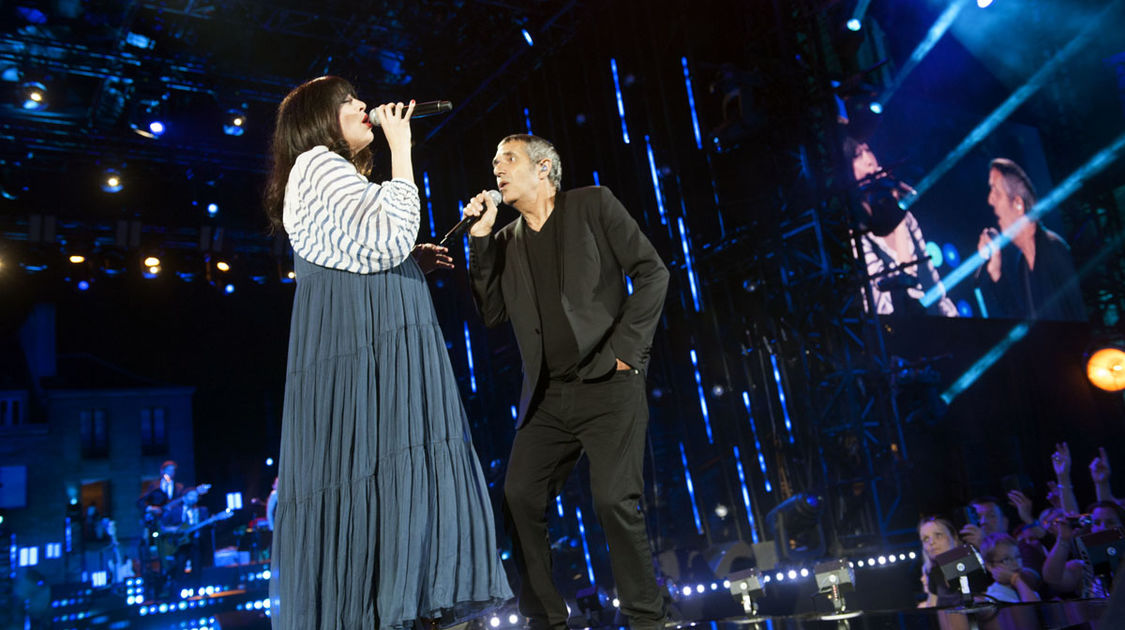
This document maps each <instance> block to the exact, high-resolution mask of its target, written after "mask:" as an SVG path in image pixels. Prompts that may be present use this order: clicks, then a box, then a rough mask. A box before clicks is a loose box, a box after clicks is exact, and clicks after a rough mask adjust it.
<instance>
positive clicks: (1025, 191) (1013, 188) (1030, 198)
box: [988, 158, 1035, 212]
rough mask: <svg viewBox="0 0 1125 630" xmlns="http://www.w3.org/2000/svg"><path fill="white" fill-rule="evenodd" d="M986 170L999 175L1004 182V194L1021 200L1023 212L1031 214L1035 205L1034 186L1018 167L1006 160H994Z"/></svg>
mask: <svg viewBox="0 0 1125 630" xmlns="http://www.w3.org/2000/svg"><path fill="white" fill-rule="evenodd" d="M988 168H989V169H991V170H994V171H996V172H997V173H1000V177H1001V178H1002V179H1003V180H1004V192H1006V193H1008V196H1009V197H1019V198H1020V199H1023V211H1024V212H1031V208H1032V206H1034V205H1035V186H1034V185H1033V184H1032V183H1031V179H1030V178H1029V177H1028V176H1027V173H1025V172H1024V171H1023V169H1022V168H1020V165H1019V164H1016V163H1015V162H1013V161H1012V160H1009V159H1008V158H996V159H995V160H992V162H990V163H989V165H988Z"/></svg>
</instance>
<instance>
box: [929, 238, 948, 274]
mask: <svg viewBox="0 0 1125 630" xmlns="http://www.w3.org/2000/svg"><path fill="white" fill-rule="evenodd" d="M926 255H927V256H929V257H930V262H931V263H933V265H934V269H940V268H941V266H942V264H944V263H945V260H944V257H943V256H942V253H941V248H940V247H938V244H937V243H935V242H933V241H928V242H927V243H926Z"/></svg>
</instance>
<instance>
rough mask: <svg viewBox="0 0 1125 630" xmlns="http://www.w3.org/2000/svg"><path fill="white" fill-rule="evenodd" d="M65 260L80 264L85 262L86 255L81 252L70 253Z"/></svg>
mask: <svg viewBox="0 0 1125 630" xmlns="http://www.w3.org/2000/svg"><path fill="white" fill-rule="evenodd" d="M67 260H69V261H70V262H71V263H73V264H75V265H81V264H82V263H84V262H86V257H85V256H83V255H82V254H71V255H70V257H69V258H68V259H67Z"/></svg>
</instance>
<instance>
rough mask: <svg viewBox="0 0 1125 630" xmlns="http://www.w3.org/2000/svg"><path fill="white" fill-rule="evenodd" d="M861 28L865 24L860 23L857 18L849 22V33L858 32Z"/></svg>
mask: <svg viewBox="0 0 1125 630" xmlns="http://www.w3.org/2000/svg"><path fill="white" fill-rule="evenodd" d="M861 28H863V22H860V21H859V20H857V19H855V18H852V19H850V20H848V30H849V31H852V32H858V31H859V30H860V29H861Z"/></svg>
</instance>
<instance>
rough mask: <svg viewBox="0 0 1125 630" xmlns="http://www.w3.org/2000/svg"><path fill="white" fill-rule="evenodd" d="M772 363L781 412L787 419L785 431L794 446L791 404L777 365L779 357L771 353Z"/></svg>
mask: <svg viewBox="0 0 1125 630" xmlns="http://www.w3.org/2000/svg"><path fill="white" fill-rule="evenodd" d="M770 363H772V364H773V380H774V381H776V382H777V397H778V400H780V401H781V412H782V415H783V416H784V417H785V430H786V432H788V433H789V443H790V444H793V422H792V420H791V419H790V418H789V403H788V402H787V401H786V399H785V386H784V385H783V384H782V382H781V369H780V368H779V367H778V365H777V355H776V354H773V353H772V352H771V353H770Z"/></svg>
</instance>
